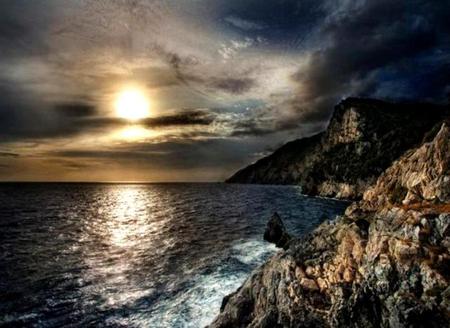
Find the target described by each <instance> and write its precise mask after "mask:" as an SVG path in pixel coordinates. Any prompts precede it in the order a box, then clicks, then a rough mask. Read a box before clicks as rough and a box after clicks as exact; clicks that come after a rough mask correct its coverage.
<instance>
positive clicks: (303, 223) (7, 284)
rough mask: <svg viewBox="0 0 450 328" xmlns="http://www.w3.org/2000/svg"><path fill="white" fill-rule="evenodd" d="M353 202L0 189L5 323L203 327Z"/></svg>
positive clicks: (273, 191) (290, 194)
mask: <svg viewBox="0 0 450 328" xmlns="http://www.w3.org/2000/svg"><path fill="white" fill-rule="evenodd" d="M346 205H347V204H346V203H343V202H338V201H334V200H327V199H319V198H309V197H305V196H302V195H301V194H300V190H299V189H298V188H297V187H292V186H291V187H289V186H259V185H228V184H0V326H5V327H8V326H11V327H16V326H26V327H91V326H94V327H105V326H106V327H152V328H155V327H202V326H204V325H206V324H208V323H210V322H211V320H212V319H213V318H214V317H215V316H216V315H217V313H218V311H219V308H220V304H221V300H222V297H223V296H225V295H226V294H228V293H230V292H232V291H234V290H235V289H236V288H237V287H239V285H240V284H241V283H242V282H243V281H244V280H245V278H246V277H247V276H248V274H249V273H250V272H251V271H252V270H253V269H254V268H255V267H257V266H258V265H259V264H261V263H262V262H263V261H265V260H266V259H267V258H268V257H269V256H270V255H272V254H274V253H275V252H276V251H277V250H276V249H275V248H274V246H272V245H271V244H268V243H266V242H264V241H263V238H262V236H263V232H264V228H265V224H266V222H267V220H268V218H269V217H270V215H271V214H272V212H274V211H278V212H279V213H280V215H281V216H282V218H283V220H284V221H285V223H286V225H287V227H288V229H289V230H290V232H292V233H295V234H297V235H301V234H304V233H305V232H308V231H310V230H311V229H313V228H314V227H315V226H317V225H318V224H319V223H320V222H321V221H322V220H324V219H325V218H329V219H331V218H334V216H335V215H336V214H340V213H342V212H343V210H344V208H345V207H346Z"/></svg>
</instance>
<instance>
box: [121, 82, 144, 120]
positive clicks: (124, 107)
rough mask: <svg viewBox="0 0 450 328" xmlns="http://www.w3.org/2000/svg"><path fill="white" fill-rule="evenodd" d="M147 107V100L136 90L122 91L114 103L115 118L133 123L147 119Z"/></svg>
mask: <svg viewBox="0 0 450 328" xmlns="http://www.w3.org/2000/svg"><path fill="white" fill-rule="evenodd" d="M149 107H150V104H149V101H148V99H147V98H146V96H145V95H144V93H143V92H141V91H139V90H137V89H127V90H123V91H122V92H120V93H119V94H118V96H117V99H116V102H115V109H116V114H117V116H118V117H120V118H124V119H127V120H129V121H133V122H134V121H138V120H141V119H143V118H146V117H148V116H149V115H150V111H149Z"/></svg>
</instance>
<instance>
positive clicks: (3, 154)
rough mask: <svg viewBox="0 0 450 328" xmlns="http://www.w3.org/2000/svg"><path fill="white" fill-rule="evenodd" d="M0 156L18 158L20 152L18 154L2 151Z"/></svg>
mask: <svg viewBox="0 0 450 328" xmlns="http://www.w3.org/2000/svg"><path fill="white" fill-rule="evenodd" d="M0 157H10V158H16V157H19V154H17V153H10V152H4V151H0Z"/></svg>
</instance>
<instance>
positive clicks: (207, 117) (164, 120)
mask: <svg viewBox="0 0 450 328" xmlns="http://www.w3.org/2000/svg"><path fill="white" fill-rule="evenodd" d="M214 119H215V115H214V114H213V113H211V112H208V111H205V110H185V111H183V112H180V113H177V114H173V115H165V116H159V117H152V118H148V119H145V120H144V121H143V122H142V124H143V125H146V126H148V127H152V128H156V127H165V126H184V125H209V124H211V123H212V122H213V121H214Z"/></svg>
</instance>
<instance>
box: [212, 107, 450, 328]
mask: <svg viewBox="0 0 450 328" xmlns="http://www.w3.org/2000/svg"><path fill="white" fill-rule="evenodd" d="M352 115H353V114H352ZM352 133H353V132H352ZM449 279H450V127H449V125H448V123H443V124H442V125H440V127H439V129H438V130H437V133H436V131H433V132H432V133H431V134H430V135H429V136H428V142H425V143H424V144H423V145H422V146H420V147H418V148H416V149H413V150H411V151H408V152H407V153H406V154H404V155H403V156H402V157H401V158H400V159H399V160H397V161H395V162H394V163H393V164H392V165H391V166H390V167H389V168H388V169H387V170H385V172H384V173H383V174H382V175H381V176H380V177H379V178H378V179H377V181H376V183H375V184H374V185H373V186H372V187H371V188H370V189H368V190H367V191H366V192H365V193H364V196H363V199H362V200H361V201H359V202H355V203H353V204H352V205H351V206H350V207H349V208H348V209H347V211H346V213H345V215H343V216H342V217H339V218H337V219H336V220H334V221H330V222H326V223H323V224H322V225H320V226H319V227H318V228H317V229H316V230H315V231H314V232H313V233H312V234H310V235H308V236H306V237H305V238H304V239H302V240H296V241H295V240H294V241H291V242H290V243H289V248H288V249H287V250H286V251H281V252H280V253H278V254H277V255H275V256H273V257H272V258H271V259H270V260H269V261H268V262H267V263H266V264H264V265H263V266H262V267H260V268H259V269H257V270H256V271H254V272H253V274H252V275H251V277H250V278H249V279H248V280H247V281H246V282H245V283H244V285H243V286H242V287H241V288H239V289H238V290H237V291H236V292H235V293H234V294H232V295H230V296H229V297H227V298H226V299H225V300H224V302H223V306H222V310H221V313H220V315H219V316H218V317H217V318H216V320H215V321H214V322H213V323H212V325H211V327H448V326H449V322H450V287H449V284H448V283H449Z"/></svg>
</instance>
